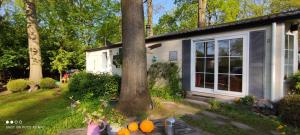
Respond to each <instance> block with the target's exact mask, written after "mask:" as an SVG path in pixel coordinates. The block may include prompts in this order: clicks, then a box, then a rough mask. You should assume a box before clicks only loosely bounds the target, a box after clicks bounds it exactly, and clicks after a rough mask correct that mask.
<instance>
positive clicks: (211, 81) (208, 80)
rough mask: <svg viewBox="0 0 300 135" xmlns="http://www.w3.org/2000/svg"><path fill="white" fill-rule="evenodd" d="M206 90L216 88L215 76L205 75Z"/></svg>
mask: <svg viewBox="0 0 300 135" xmlns="http://www.w3.org/2000/svg"><path fill="white" fill-rule="evenodd" d="M205 88H210V89H213V88H214V74H205Z"/></svg>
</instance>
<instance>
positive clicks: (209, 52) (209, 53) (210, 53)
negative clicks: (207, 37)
mask: <svg viewBox="0 0 300 135" xmlns="http://www.w3.org/2000/svg"><path fill="white" fill-rule="evenodd" d="M214 44H215V43H214V42H213V41H210V42H207V45H206V57H214V54H215V45H214Z"/></svg>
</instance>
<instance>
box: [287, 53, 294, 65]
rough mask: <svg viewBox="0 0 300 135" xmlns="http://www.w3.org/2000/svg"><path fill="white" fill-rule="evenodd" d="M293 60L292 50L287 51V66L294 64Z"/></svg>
mask: <svg viewBox="0 0 300 135" xmlns="http://www.w3.org/2000/svg"><path fill="white" fill-rule="evenodd" d="M293 60H294V52H293V50H289V60H288V63H289V64H293V63H294V62H293Z"/></svg>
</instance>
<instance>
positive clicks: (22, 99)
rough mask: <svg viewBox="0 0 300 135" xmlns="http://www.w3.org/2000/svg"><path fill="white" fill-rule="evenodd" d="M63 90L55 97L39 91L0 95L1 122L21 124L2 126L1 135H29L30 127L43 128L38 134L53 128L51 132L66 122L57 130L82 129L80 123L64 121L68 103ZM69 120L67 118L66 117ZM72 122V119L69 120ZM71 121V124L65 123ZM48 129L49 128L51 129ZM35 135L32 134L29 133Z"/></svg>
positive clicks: (66, 115)
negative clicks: (20, 127) (19, 127)
mask: <svg viewBox="0 0 300 135" xmlns="http://www.w3.org/2000/svg"><path fill="white" fill-rule="evenodd" d="M66 91H67V90H66V88H62V92H61V94H59V95H58V94H56V91H55V89H50V90H39V91H35V92H32V93H28V92H21V93H13V94H9V95H2V96H0V118H1V123H5V122H6V120H13V121H15V120H18V121H20V120H21V121H22V124H19V123H18V124H1V127H0V133H2V134H21V133H22V134H27V132H28V134H30V132H31V133H32V131H37V130H33V129H32V128H38V127H35V126H40V127H42V129H39V130H40V131H48V130H47V129H52V131H53V132H50V133H54V132H55V131H57V130H55V128H57V127H55V126H56V125H60V124H61V123H62V122H66V123H64V124H66V125H64V126H61V127H58V128H60V129H63V128H67V127H76V126H77V127H80V126H82V124H81V120H82V119H79V120H74V121H71V120H68V119H64V118H66V117H68V116H70V115H71V113H70V112H71V111H70V109H68V105H69V101H68V100H67V97H66ZM68 118H69V117H68ZM70 119H71V118H70ZM68 122H70V123H68ZM7 125H10V126H12V125H13V126H23V127H22V129H17V130H15V128H14V129H7V128H6V126H7ZM50 127H51V128H50ZM32 134H34V133H32Z"/></svg>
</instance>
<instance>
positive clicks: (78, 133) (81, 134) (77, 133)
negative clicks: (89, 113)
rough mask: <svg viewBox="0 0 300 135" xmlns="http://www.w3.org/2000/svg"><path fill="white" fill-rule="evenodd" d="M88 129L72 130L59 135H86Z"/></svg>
mask: <svg viewBox="0 0 300 135" xmlns="http://www.w3.org/2000/svg"><path fill="white" fill-rule="evenodd" d="M86 133H87V131H86V128H78V129H70V130H67V131H65V132H63V133H60V134H58V135H86Z"/></svg>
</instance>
